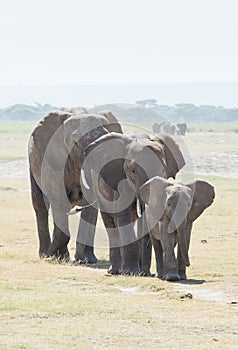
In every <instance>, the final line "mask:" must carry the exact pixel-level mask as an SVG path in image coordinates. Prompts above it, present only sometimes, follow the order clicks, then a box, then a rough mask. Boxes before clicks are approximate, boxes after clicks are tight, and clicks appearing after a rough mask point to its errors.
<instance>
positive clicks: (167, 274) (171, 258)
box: [160, 224, 180, 281]
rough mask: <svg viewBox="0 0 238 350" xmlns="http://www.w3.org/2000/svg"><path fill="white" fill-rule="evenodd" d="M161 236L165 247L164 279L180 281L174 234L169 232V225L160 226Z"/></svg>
mask: <svg viewBox="0 0 238 350" xmlns="http://www.w3.org/2000/svg"><path fill="white" fill-rule="evenodd" d="M160 228H161V229H160V237H161V243H162V248H163V260H164V279H165V280H167V281H178V280H179V279H180V276H179V274H178V264H177V260H176V257H175V254H174V234H173V233H168V230H167V227H165V226H164V225H163V224H162V225H161V226H160Z"/></svg>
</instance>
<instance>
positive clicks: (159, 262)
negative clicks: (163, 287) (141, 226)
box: [150, 234, 164, 278]
mask: <svg viewBox="0 0 238 350" xmlns="http://www.w3.org/2000/svg"><path fill="white" fill-rule="evenodd" d="M150 238H151V241H152V244H153V247H154V251H155V260H156V277H158V278H163V277H164V261H163V248H162V245H161V242H160V240H159V239H156V238H154V237H153V234H151V235H150Z"/></svg>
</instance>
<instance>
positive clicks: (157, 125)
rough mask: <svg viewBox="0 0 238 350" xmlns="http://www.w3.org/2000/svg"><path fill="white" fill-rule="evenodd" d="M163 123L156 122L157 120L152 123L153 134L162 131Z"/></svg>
mask: <svg viewBox="0 0 238 350" xmlns="http://www.w3.org/2000/svg"><path fill="white" fill-rule="evenodd" d="M162 124H163V123H156V122H154V123H153V125H152V130H153V134H154V135H157V134H159V133H160V128H161V125H162Z"/></svg>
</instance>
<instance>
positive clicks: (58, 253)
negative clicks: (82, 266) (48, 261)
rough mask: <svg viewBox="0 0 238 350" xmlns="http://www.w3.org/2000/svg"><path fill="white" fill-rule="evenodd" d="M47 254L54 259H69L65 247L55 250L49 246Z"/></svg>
mask: <svg viewBox="0 0 238 350" xmlns="http://www.w3.org/2000/svg"><path fill="white" fill-rule="evenodd" d="M47 256H48V257H52V258H55V259H57V260H60V261H69V260H70V255H69V251H68V248H67V247H65V248H63V249H57V250H55V249H53V247H52V246H50V247H49V249H48V253H47Z"/></svg>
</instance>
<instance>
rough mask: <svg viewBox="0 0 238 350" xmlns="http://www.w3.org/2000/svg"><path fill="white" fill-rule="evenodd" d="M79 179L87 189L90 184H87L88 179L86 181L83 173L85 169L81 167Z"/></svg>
mask: <svg viewBox="0 0 238 350" xmlns="http://www.w3.org/2000/svg"><path fill="white" fill-rule="evenodd" d="M81 179H82V183H83V185H84V187H85V188H86V189H87V190H90V186H89V184H88V181H87V178H86V175H85V171H84V170H83V168H82V169H81Z"/></svg>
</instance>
